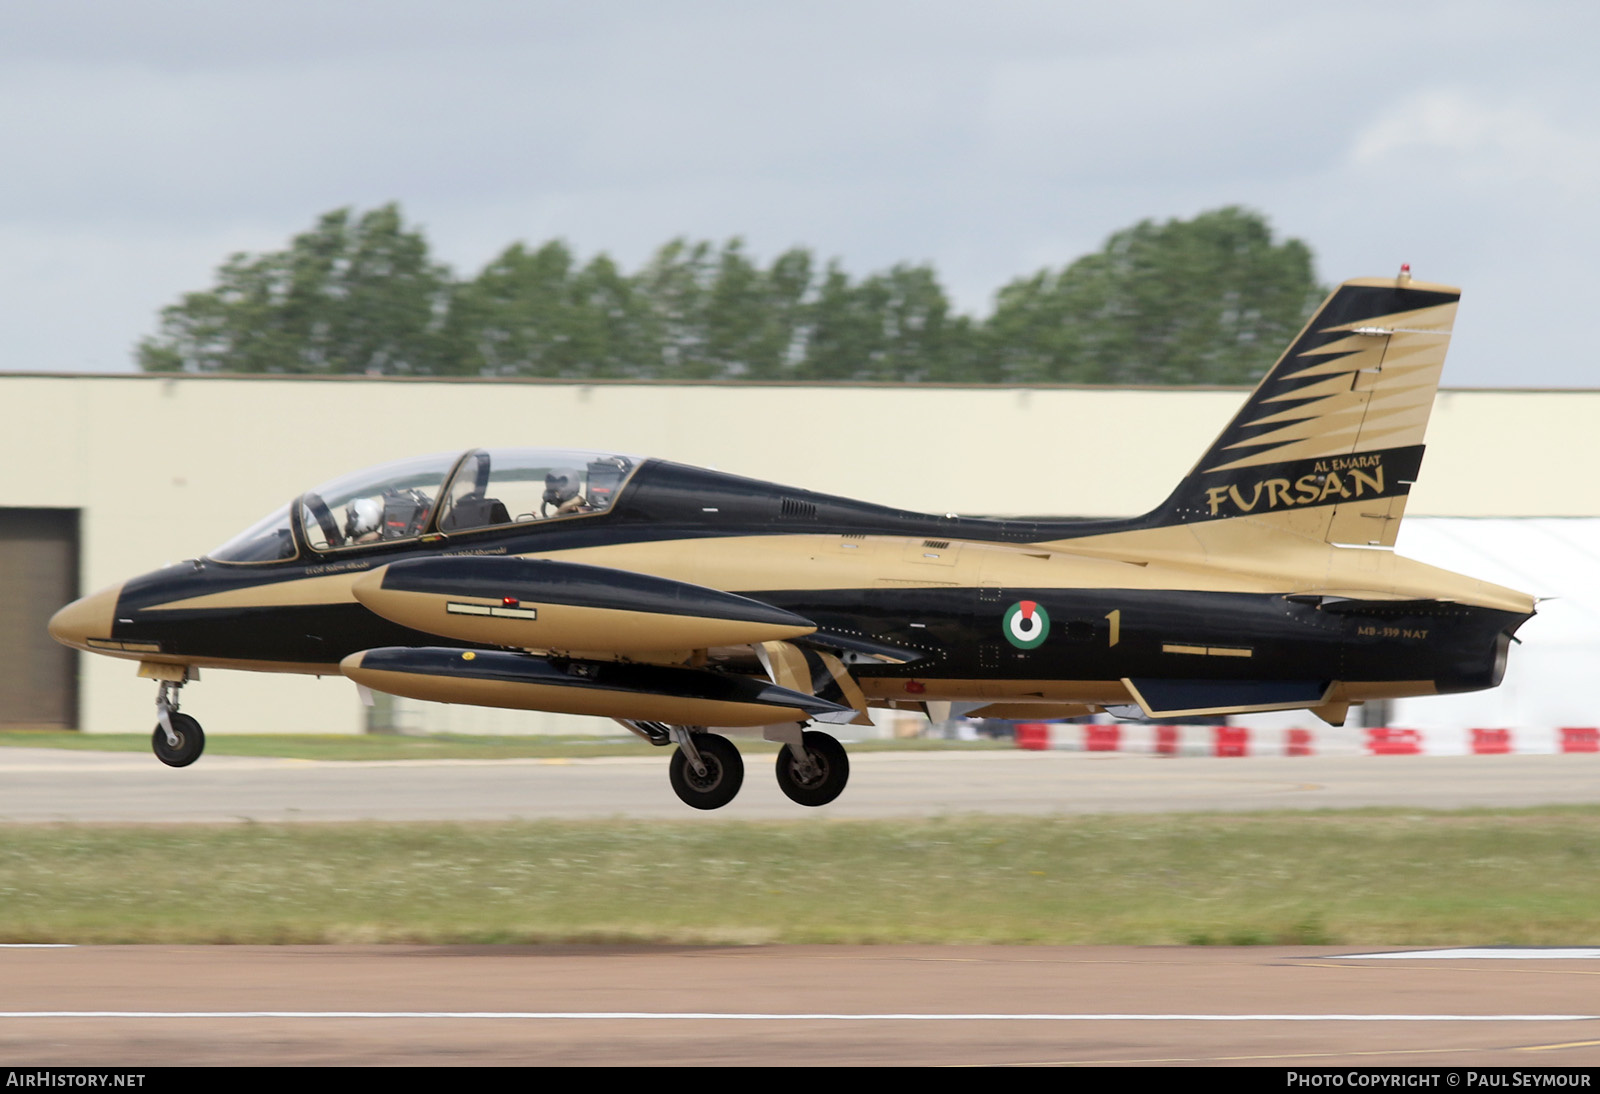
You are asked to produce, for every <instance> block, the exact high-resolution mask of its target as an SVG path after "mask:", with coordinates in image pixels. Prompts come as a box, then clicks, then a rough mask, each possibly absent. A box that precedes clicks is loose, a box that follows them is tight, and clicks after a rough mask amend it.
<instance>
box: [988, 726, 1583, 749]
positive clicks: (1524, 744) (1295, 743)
mask: <svg viewBox="0 0 1600 1094" xmlns="http://www.w3.org/2000/svg"><path fill="white" fill-rule="evenodd" d="M1016 740H1017V747H1018V748H1025V749H1032V750H1035V751H1045V750H1049V749H1065V750H1068V751H1073V752H1132V753H1141V754H1146V755H1149V754H1154V755H1158V756H1222V757H1232V756H1317V755H1322V756H1330V755H1346V756H1355V755H1366V756H1504V755H1510V754H1520V755H1528V754H1552V753H1569V752H1600V727H1596V726H1562V727H1559V728H1555V729H1509V728H1503V727H1482V728H1470V729H1439V728H1426V729H1411V728H1406V727H1401V726H1379V727H1373V728H1366V729H1362V728H1356V727H1350V726H1343V727H1335V726H1324V727H1322V728H1320V729H1256V728H1252V727H1248V726H1228V725H1220V726H1159V725H1157V726H1153V725H1141V724H1135V723H1131V722H1129V723H1120V722H1113V723H1109V724H1105V725H1079V724H1063V723H1053V722H1023V723H1020V724H1019V725H1018V726H1017V738H1016Z"/></svg>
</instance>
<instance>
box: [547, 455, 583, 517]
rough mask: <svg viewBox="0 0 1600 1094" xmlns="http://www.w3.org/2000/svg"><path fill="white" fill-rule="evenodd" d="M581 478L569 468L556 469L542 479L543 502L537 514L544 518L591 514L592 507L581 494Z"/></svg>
mask: <svg viewBox="0 0 1600 1094" xmlns="http://www.w3.org/2000/svg"><path fill="white" fill-rule="evenodd" d="M582 485H583V478H582V476H581V475H579V474H578V472H576V471H574V470H571V469H569V468H564V467H563V468H556V469H553V470H551V471H550V472H549V473H548V474H547V475H545V477H544V502H543V504H541V505H540V506H539V512H540V514H541V515H543V516H546V517H564V516H567V515H568V514H570V513H592V512H594V507H593V506H591V505H590V504H589V503H588V501H587V500H585V498H584V496H583V492H582Z"/></svg>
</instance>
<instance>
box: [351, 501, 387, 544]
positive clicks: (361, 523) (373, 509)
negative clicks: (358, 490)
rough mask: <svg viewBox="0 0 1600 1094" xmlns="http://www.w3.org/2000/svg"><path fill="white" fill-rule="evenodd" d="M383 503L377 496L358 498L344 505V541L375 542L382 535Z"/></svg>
mask: <svg viewBox="0 0 1600 1094" xmlns="http://www.w3.org/2000/svg"><path fill="white" fill-rule="evenodd" d="M382 520H383V503H382V502H381V501H379V500H378V499H377V498H357V499H356V500H355V501H352V502H351V503H350V504H349V505H347V506H345V507H344V541H345V542H346V543H374V542H376V541H377V540H378V539H380V538H381V537H382V534H383V533H382V529H381V528H380V527H379V525H380V523H381V522H382Z"/></svg>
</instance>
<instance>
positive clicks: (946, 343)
mask: <svg viewBox="0 0 1600 1094" xmlns="http://www.w3.org/2000/svg"><path fill="white" fill-rule="evenodd" d="M1323 291H1324V290H1323V289H1322V288H1321V287H1320V286H1318V285H1317V284H1316V281H1315V277H1314V275H1313V272H1312V263H1311V252H1310V250H1309V248H1307V247H1306V246H1305V244H1303V243H1301V242H1300V241H1299V240H1294V239H1290V240H1286V241H1284V242H1282V243H1277V242H1274V240H1273V238H1272V231H1271V229H1270V227H1269V226H1268V225H1267V222H1266V220H1265V219H1264V218H1263V217H1261V216H1260V215H1259V214H1257V213H1253V212H1249V211H1247V210H1243V209H1239V208H1234V207H1230V208H1225V209H1218V210H1215V211H1212V212H1209V213H1202V214H1201V215H1199V216H1197V217H1195V218H1194V219H1193V220H1189V221H1183V220H1169V221H1167V222H1165V223H1163V224H1158V223H1156V222H1154V221H1148V220H1147V221H1142V222H1140V223H1139V224H1136V225H1134V226H1133V227H1131V228H1127V229H1124V230H1123V231H1120V232H1117V233H1115V234H1113V235H1112V236H1111V237H1110V239H1109V240H1107V242H1106V244H1105V246H1104V247H1103V248H1101V250H1100V251H1098V252H1096V253H1095V254H1091V255H1087V256H1085V257H1083V258H1081V259H1079V260H1077V261H1076V262H1073V263H1071V264H1070V265H1068V266H1066V267H1064V268H1062V269H1060V270H1048V269H1047V270H1041V271H1039V272H1038V273H1036V274H1034V275H1032V276H1031V277H1024V278H1019V279H1017V280H1016V281H1013V282H1011V283H1010V284H1008V285H1006V286H1005V287H1004V288H1002V289H1001V290H1000V292H999V293H998V294H997V297H996V306H995V310H994V313H993V315H991V316H990V317H989V318H988V319H987V320H975V319H972V318H970V317H968V316H963V315H957V314H955V313H954V312H953V310H952V309H951V306H950V301H949V298H948V296H947V295H946V293H945V291H944V288H943V286H941V285H940V283H939V278H938V275H937V273H936V272H935V271H934V269H933V268H932V267H931V266H929V265H915V266H914V265H907V264H900V265H896V266H894V267H892V268H890V269H889V270H887V271H884V272H881V273H875V274H872V275H869V276H868V277H865V278H863V279H861V280H860V281H853V280H852V279H851V277H850V275H849V274H848V273H846V272H845V270H844V268H843V267H842V265H841V264H840V263H839V262H838V261H837V260H834V261H831V262H829V263H828V264H827V265H826V267H825V268H822V269H821V271H820V273H819V272H818V263H817V261H816V259H815V258H814V256H813V255H812V253H811V252H810V251H808V250H805V249H804V248H799V247H796V248H793V249H791V250H789V251H786V252H785V253H783V254H781V255H779V256H778V257H777V258H776V259H775V260H773V262H772V264H771V265H770V266H768V267H766V268H762V266H761V265H760V264H759V263H758V262H756V261H755V260H754V259H752V258H751V257H750V255H749V254H748V253H747V252H746V250H745V245H744V242H743V240H741V239H739V238H737V237H735V238H732V239H729V240H727V241H726V242H724V243H722V244H720V245H717V244H713V243H712V242H710V241H705V240H701V241H690V240H687V239H682V238H679V239H675V240H672V241H671V242H669V243H667V244H666V245H665V246H663V247H661V248H660V249H659V250H658V251H656V252H655V254H654V255H653V256H652V257H651V259H650V260H649V261H648V262H647V263H645V265H644V266H643V267H642V268H640V269H639V270H638V271H637V272H635V273H633V274H629V273H627V272H626V271H624V270H622V269H621V268H620V267H618V266H617V264H616V263H615V262H614V261H612V259H611V258H610V257H608V256H607V255H605V254H600V255H597V256H595V257H594V258H592V259H590V260H589V261H588V262H587V263H583V264H580V262H579V260H578V259H577V257H576V256H575V255H574V253H573V251H572V249H571V248H570V247H569V246H568V245H567V244H565V243H563V242H561V241H559V240H552V241H550V242H548V243H545V244H543V245H541V246H539V247H538V248H536V249H535V248H529V247H527V246H525V245H524V244H521V243H515V244H513V245H511V246H510V247H508V248H506V249H505V250H504V251H503V252H501V253H500V254H499V255H498V256H496V257H495V259H494V260H493V261H491V262H490V263H489V264H488V265H486V266H485V267H484V268H483V270H482V271H481V272H480V273H479V274H478V275H477V276H476V277H475V278H473V279H471V280H470V281H464V282H456V281H454V280H453V278H452V277H451V274H450V272H449V270H448V269H446V268H445V267H444V266H442V265H439V264H437V263H434V262H433V261H432V260H431V259H430V258H429V256H428V245H427V242H426V240H424V239H423V237H422V234H421V232H419V231H417V230H414V229H408V228H406V227H405V225H404V223H403V221H402V218H401V215H400V211H399V209H398V208H397V207H396V206H394V205H386V206H384V207H382V208H381V209H375V210H373V211H371V212H369V213H365V214H362V215H360V216H357V215H356V214H355V213H353V212H352V211H351V210H349V209H339V210H335V211H334V212H331V213H328V214H326V215H324V216H323V217H321V218H320V219H319V221H318V222H317V225H316V227H315V228H313V229H312V230H311V231H309V232H306V233H304V234H302V235H299V236H296V237H295V238H294V239H293V240H292V241H291V243H290V245H289V247H288V248H287V249H286V250H284V251H279V252H272V253H268V254H261V255H247V254H236V255H234V256H233V257H232V258H230V259H229V260H228V261H227V262H226V263H225V264H224V265H223V266H222V268H221V269H220V270H219V271H218V274H217V284H216V287H215V288H213V289H211V290H209V291H207V292H198V293H190V294H188V295H187V296H185V297H183V299H182V300H180V301H179V302H178V303H177V304H174V305H172V306H171V307H169V308H167V309H165V310H164V311H163V312H162V313H161V326H160V330H159V333H158V334H157V335H155V336H154V337H152V338H149V339H146V340H145V341H144V342H143V343H142V344H141V345H140V347H139V362H140V364H141V366H142V367H144V368H146V369H149V370H152V371H155V370H162V371H166V370H189V371H202V372H216V371H232V372H309V373H348V372H381V373H400V374H405V373H414V374H440V373H446V374H448V373H454V374H460V375H472V376H544V377H561V378H568V379H586V378H639V379H657V378H659V379H723V380H737V379H753V380H778V379H798V380H811V381H822V382H838V381H847V380H878V381H897V382H917V381H938V382H980V383H1037V382H1052V381H1070V382H1079V383H1158V384H1159V383H1237V382H1243V381H1246V380H1250V379H1253V378H1255V377H1257V376H1259V375H1261V374H1262V373H1263V372H1264V371H1265V370H1266V369H1267V367H1269V366H1270V364H1271V363H1272V359H1273V355H1274V354H1275V353H1277V352H1278V350H1279V348H1280V347H1281V346H1283V345H1284V344H1286V343H1287V341H1288V339H1289V338H1290V337H1291V336H1292V335H1293V334H1294V332H1295V330H1296V329H1297V328H1298V326H1299V325H1300V323H1301V322H1303V320H1304V318H1305V317H1306V315H1308V314H1309V312H1310V310H1311V308H1312V307H1313V306H1314V305H1315V304H1316V301H1317V299H1318V298H1319V297H1320V296H1321V295H1322V294H1323Z"/></svg>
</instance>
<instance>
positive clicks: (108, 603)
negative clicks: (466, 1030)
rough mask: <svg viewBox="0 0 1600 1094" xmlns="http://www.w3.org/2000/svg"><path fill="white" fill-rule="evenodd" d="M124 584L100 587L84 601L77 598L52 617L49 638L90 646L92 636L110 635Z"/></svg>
mask: <svg viewBox="0 0 1600 1094" xmlns="http://www.w3.org/2000/svg"><path fill="white" fill-rule="evenodd" d="M121 592H122V586H121V585H113V586H112V587H111V588H109V589H101V590H100V591H99V592H97V593H92V594H90V595H89V596H86V597H84V598H83V599H82V600H74V601H73V602H72V603H71V604H68V605H67V606H66V607H65V608H62V609H61V610H60V611H58V612H56V614H55V615H53V616H51V617H50V624H49V629H50V637H51V638H54V639H55V640H56V641H57V642H60V643H61V644H62V645H64V646H73V647H75V648H77V649H80V650H86V649H88V648H89V639H91V638H110V637H111V622H112V619H113V618H114V617H115V615H116V610H117V596H118V595H119V594H120V593H121Z"/></svg>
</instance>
